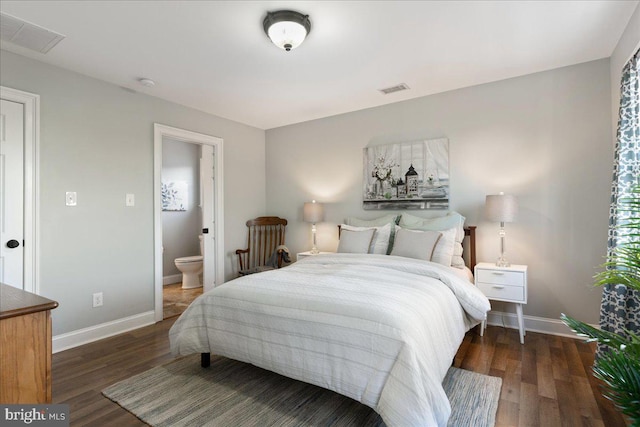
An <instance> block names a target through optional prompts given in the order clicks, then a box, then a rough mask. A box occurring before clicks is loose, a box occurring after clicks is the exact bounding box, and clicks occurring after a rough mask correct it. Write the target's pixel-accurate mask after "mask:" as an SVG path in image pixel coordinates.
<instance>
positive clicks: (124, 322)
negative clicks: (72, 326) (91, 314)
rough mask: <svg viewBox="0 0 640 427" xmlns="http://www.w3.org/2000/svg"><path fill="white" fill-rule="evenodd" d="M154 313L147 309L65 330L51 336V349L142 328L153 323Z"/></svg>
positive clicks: (76, 344) (57, 349) (67, 347)
mask: <svg viewBox="0 0 640 427" xmlns="http://www.w3.org/2000/svg"><path fill="white" fill-rule="evenodd" d="M154 316H155V313H154V312H153V311H147V312H145V313H140V314H135V315H133V316H129V317H124V318H122V319H117V320H113V321H111V322H106V323H101V324H100V325H95V326H90V327H88V328H84V329H78V330H77V331H71V332H67V333H65V334H60V335H56V336H54V337H53V339H52V341H53V344H52V349H53V353H57V352H59V351H63V350H68V349H70V348H73V347H78V346H80V345H83V344H88V343H90V342H93V341H98V340H101V339H103V338H108V337H111V336H113V335H118V334H121V333H123V332H128V331H131V330H133V329H138V328H142V327H143V326H149V325H153V324H154V323H155V317H154Z"/></svg>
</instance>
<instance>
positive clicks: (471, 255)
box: [463, 225, 477, 272]
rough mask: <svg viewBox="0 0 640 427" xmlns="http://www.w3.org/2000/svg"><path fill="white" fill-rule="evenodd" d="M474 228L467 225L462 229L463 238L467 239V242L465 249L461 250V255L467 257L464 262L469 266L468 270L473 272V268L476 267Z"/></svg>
mask: <svg viewBox="0 0 640 427" xmlns="http://www.w3.org/2000/svg"><path fill="white" fill-rule="evenodd" d="M476 228H477V227H476V226H475V225H468V226H466V227H464V235H465V237H469V240H468V242H467V249H465V250H463V254H467V255H468V259H467V260H466V261H467V262H468V263H469V265H468V266H467V267H469V269H471V271H472V272H473V268H474V267H475V266H476Z"/></svg>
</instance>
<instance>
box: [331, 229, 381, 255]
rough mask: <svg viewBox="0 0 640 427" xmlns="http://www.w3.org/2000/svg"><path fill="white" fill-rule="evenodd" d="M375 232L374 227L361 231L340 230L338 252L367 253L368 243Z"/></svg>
mask: <svg viewBox="0 0 640 427" xmlns="http://www.w3.org/2000/svg"><path fill="white" fill-rule="evenodd" d="M375 232H376V230H375V229H374V228H371V229H369V230H362V231H352V230H342V231H341V232H340V243H338V253H351V254H366V253H369V245H370V244H371V239H373V233H375Z"/></svg>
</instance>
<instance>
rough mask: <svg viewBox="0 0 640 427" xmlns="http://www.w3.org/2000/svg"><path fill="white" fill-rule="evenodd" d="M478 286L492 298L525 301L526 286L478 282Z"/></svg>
mask: <svg viewBox="0 0 640 427" xmlns="http://www.w3.org/2000/svg"><path fill="white" fill-rule="evenodd" d="M478 288H480V290H481V291H482V293H483V294H485V295H486V296H487V298H490V299H499V300H508V301H524V286H509V285H501V284H496V283H483V282H478Z"/></svg>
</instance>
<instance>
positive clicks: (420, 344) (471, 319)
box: [169, 229, 490, 427]
mask: <svg viewBox="0 0 640 427" xmlns="http://www.w3.org/2000/svg"><path fill="white" fill-rule="evenodd" d="M472 232H473V229H467V234H470V235H473V233H472ZM441 234H442V233H441ZM345 240H346V239H345ZM473 243H475V242H473ZM341 244H342V239H341ZM471 251H472V252H473V253H474V252H475V248H474V247H473V245H472V247H471ZM371 252H373V250H372V251H371ZM430 256H431V255H430ZM473 257H474V258H475V255H474V256H473ZM474 263H475V260H474ZM471 267H472V265H471ZM489 309H490V305H489V301H488V300H487V298H486V297H485V296H484V295H483V294H482V293H481V292H480V291H479V290H478V289H477V288H476V287H475V286H473V284H472V283H471V282H470V280H469V278H468V270H466V269H459V268H453V267H451V266H447V265H442V264H438V263H435V262H432V261H426V260H421V259H414V258H410V257H405V256H398V255H394V254H393V253H392V254H391V255H386V254H376V253H366V254H363V253H336V254H323V255H317V256H313V257H306V258H304V259H303V260H301V261H298V262H296V263H294V264H292V265H291V266H288V267H286V268H282V269H279V270H273V271H267V272H264V273H260V274H254V275H251V276H244V277H240V278H238V279H235V280H232V281H230V282H227V283H225V284H223V285H221V286H219V287H217V288H215V289H213V290H211V291H209V292H207V293H205V294H203V295H201V296H200V297H198V298H197V299H196V300H195V301H194V302H193V303H192V304H191V305H190V306H189V307H188V308H187V310H186V311H185V312H184V313H183V314H182V315H181V316H180V318H178V320H177V321H176V322H175V324H174V325H173V326H172V328H171V330H170V332H169V338H170V342H171V350H172V352H173V354H175V355H188V354H193V353H201V354H202V362H203V366H205V365H207V364H208V358H209V354H210V353H213V354H217V355H221V356H225V357H228V358H232V359H236V360H240V361H243V362H247V363H251V364H253V365H256V366H259V367H261V368H264V369H268V370H271V371H274V372H277V373H279V374H282V375H285V376H288V377H291V378H294V379H297V380H301V381H304V382H307V383H311V384H315V385H318V386H321V387H324V388H327V389H330V390H333V391H336V392H338V393H340V394H343V395H345V396H348V397H351V398H353V399H355V400H357V401H359V402H362V403H363V404H365V405H367V406H369V407H371V408H373V409H374V410H375V411H376V412H378V413H379V414H380V416H381V417H382V419H383V420H384V422H385V424H386V425H387V426H389V427H394V426H402V427H405V426H436V425H438V426H444V425H446V424H447V420H448V418H449V415H450V412H451V408H450V405H449V401H448V399H447V397H446V395H445V393H444V390H443V388H442V380H443V378H444V376H445V374H446V372H447V370H448V368H449V367H450V366H451V363H452V361H453V358H454V356H455V354H456V352H457V350H458V347H459V346H460V344H461V342H462V340H463V338H464V335H465V333H466V332H467V331H468V330H469V329H470V328H471V327H473V326H475V325H477V324H478V323H480V322H481V321H482V320H483V319H485V317H486V313H487V311H488V310H489Z"/></svg>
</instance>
